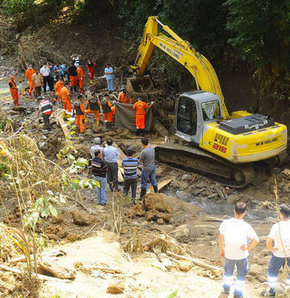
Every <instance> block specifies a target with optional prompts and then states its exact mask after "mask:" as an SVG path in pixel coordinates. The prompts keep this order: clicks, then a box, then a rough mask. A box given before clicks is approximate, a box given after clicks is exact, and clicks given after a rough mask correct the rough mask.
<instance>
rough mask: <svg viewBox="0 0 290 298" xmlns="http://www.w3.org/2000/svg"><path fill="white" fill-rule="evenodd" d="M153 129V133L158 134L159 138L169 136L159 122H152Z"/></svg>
mask: <svg viewBox="0 0 290 298" xmlns="http://www.w3.org/2000/svg"><path fill="white" fill-rule="evenodd" d="M153 129H154V131H156V132H158V134H159V135H160V136H161V137H167V136H169V132H168V130H167V129H166V128H165V127H164V126H163V125H162V124H160V123H159V122H154V123H153Z"/></svg>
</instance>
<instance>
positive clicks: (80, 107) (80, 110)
mask: <svg viewBox="0 0 290 298" xmlns="http://www.w3.org/2000/svg"><path fill="white" fill-rule="evenodd" d="M73 110H74V111H75V113H76V115H77V119H76V127H78V126H80V132H81V133H83V132H84V131H85V108H84V104H83V96H82V95H81V94H80V95H79V96H78V100H77V101H76V102H75V103H74V105H73Z"/></svg>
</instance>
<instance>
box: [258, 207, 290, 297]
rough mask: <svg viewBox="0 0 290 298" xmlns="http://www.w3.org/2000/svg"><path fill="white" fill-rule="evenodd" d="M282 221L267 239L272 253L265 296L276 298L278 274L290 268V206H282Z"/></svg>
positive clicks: (287, 287)
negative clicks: (281, 270)
mask: <svg viewBox="0 0 290 298" xmlns="http://www.w3.org/2000/svg"><path fill="white" fill-rule="evenodd" d="M279 216H280V219H281V220H280V221H279V222H278V223H276V224H274V225H273V226H272V228H271V231H270V234H269V236H268V238H267V241H266V245H267V247H268V249H269V250H270V251H271V252H272V257H271V260H270V262H269V267H268V289H267V291H265V292H263V293H262V295H263V296H275V295H276V288H277V285H278V273H279V270H280V268H281V267H284V266H285V265H286V260H287V265H288V268H290V205H289V204H281V206H280V214H279ZM286 290H287V291H289V290H290V273H289V271H288V277H287V280H286Z"/></svg>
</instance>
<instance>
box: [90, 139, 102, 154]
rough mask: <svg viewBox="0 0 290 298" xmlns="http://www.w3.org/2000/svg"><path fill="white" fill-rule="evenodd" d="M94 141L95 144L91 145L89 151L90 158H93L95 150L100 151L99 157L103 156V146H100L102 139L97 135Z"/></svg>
mask: <svg viewBox="0 0 290 298" xmlns="http://www.w3.org/2000/svg"><path fill="white" fill-rule="evenodd" d="M94 142H95V145H93V146H92V147H91V150H90V153H91V156H92V158H94V156H95V152H96V151H97V150H99V151H101V156H100V157H101V158H103V150H104V147H103V146H102V139H101V138H99V137H97V138H95V139H94Z"/></svg>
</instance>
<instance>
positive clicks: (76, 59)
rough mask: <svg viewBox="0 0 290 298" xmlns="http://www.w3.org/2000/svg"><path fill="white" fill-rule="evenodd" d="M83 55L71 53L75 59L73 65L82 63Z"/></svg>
mask: <svg viewBox="0 0 290 298" xmlns="http://www.w3.org/2000/svg"><path fill="white" fill-rule="evenodd" d="M81 57H82V56H81V55H78V54H74V55H71V56H70V58H71V59H72V61H73V65H75V66H76V67H78V66H79V65H80V60H81Z"/></svg>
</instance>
